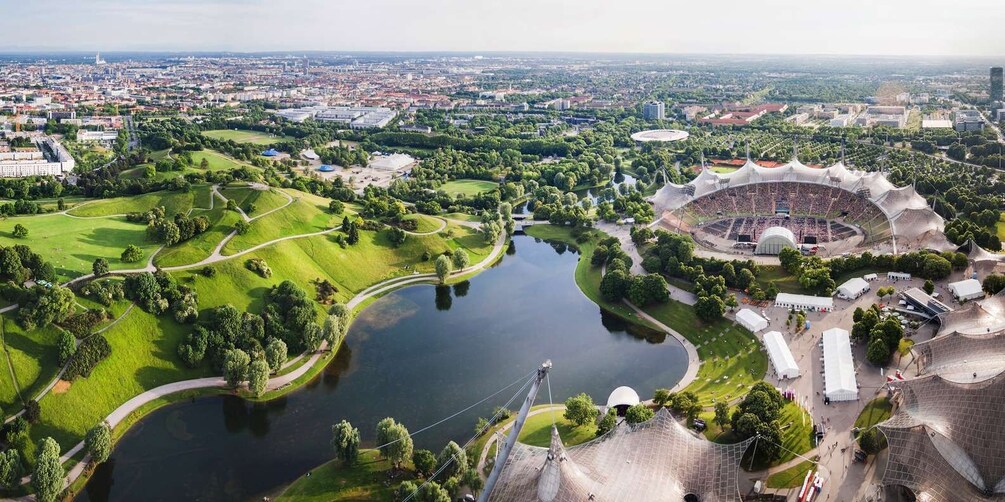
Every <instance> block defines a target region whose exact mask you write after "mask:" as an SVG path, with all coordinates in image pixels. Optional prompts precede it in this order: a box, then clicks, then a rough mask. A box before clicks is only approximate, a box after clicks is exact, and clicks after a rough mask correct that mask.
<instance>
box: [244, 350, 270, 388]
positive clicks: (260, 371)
mask: <svg viewBox="0 0 1005 502" xmlns="http://www.w3.org/2000/svg"><path fill="white" fill-rule="evenodd" d="M268 384H269V363H267V362H265V360H264V359H255V360H254V361H252V362H251V366H249V367H248V390H249V391H251V394H252V395H254V396H256V397H257V396H260V395H262V392H263V391H264V390H265V387H266V386H267V385H268Z"/></svg>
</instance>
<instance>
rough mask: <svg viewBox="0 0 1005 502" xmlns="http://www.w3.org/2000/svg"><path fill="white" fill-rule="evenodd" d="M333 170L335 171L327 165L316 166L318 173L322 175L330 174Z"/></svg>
mask: <svg viewBox="0 0 1005 502" xmlns="http://www.w3.org/2000/svg"><path fill="white" fill-rule="evenodd" d="M334 170H335V168H334V167H332V166H330V165H328V164H321V165H320V166H318V171H321V172H323V173H330V172H332V171H334Z"/></svg>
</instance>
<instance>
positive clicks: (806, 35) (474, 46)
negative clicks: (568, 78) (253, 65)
mask: <svg viewBox="0 0 1005 502" xmlns="http://www.w3.org/2000/svg"><path fill="white" fill-rule="evenodd" d="M1001 26H1005V3H1003V2H1002V1H1001V0H968V1H967V2H947V1H945V0H938V1H935V0H688V1H686V2H681V1H677V0H351V1H347V0H30V1H25V0H0V33H3V36H2V37H0V51H40V50H72V51H86V52H90V51H105V52H111V51H242V52H255V51H298V50H299V51H306V50H318V51H462V52H479V51H483V52H495V51H537V52H550V51H569V52H638V53H675V54H682V53H684V54H687V53H718V54H745V53H749V54H863V55H933V56H934V55H940V56H956V55H959V56H1000V55H1001V56H1005V54H1003V53H1005V30H1002V29H1001Z"/></svg>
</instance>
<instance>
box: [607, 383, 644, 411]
mask: <svg viewBox="0 0 1005 502" xmlns="http://www.w3.org/2000/svg"><path fill="white" fill-rule="evenodd" d="M639 402H640V400H639V394H638V393H637V392H635V389H633V388H631V387H628V386H625V385H622V386H621V387H618V388H617V389H614V391H612V392H611V395H610V396H607V407H608V408H613V407H615V406H635V405H636V404H639Z"/></svg>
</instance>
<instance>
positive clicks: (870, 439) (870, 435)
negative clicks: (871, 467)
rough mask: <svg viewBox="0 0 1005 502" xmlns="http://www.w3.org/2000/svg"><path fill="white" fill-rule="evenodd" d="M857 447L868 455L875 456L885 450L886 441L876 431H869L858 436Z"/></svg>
mask: <svg viewBox="0 0 1005 502" xmlns="http://www.w3.org/2000/svg"><path fill="white" fill-rule="evenodd" d="M858 446H859V447H860V448H862V451H864V452H866V453H867V454H869V455H875V454H877V453H879V452H880V451H882V450H883V448H886V439H885V438H884V437H883V436H882V435H881V434H880V433H879V431H878V430H876V429H869V430H867V431H865V432H863V433H862V434H859V436H858Z"/></svg>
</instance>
